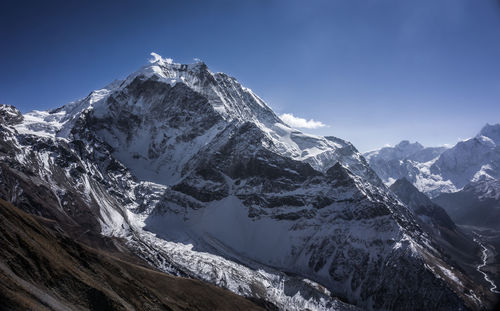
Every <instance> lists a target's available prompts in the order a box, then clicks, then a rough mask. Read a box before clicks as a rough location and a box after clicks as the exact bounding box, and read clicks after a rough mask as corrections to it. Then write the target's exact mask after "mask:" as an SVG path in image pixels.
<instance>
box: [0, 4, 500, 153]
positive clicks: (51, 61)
mask: <svg viewBox="0 0 500 311" xmlns="http://www.w3.org/2000/svg"><path fill="white" fill-rule="evenodd" d="M0 43H1V44H0V47H1V48H0V103H2V104H11V105H15V106H17V107H18V108H19V109H20V110H21V111H23V112H27V111H29V110H32V109H39V110H40V109H49V108H55V107H58V106H61V105H63V104H65V103H67V102H69V101H72V100H75V99H78V98H81V97H84V96H86V95H87V94H88V93H89V92H90V91H92V90H94V89H98V88H101V87H103V86H104V85H106V84H107V83H108V82H111V81H112V80H114V79H115V78H123V77H125V76H126V75H127V74H128V73H130V72H132V71H135V70H136V69H138V68H139V67H140V66H142V65H143V64H145V63H146V62H147V59H148V58H150V56H149V53H150V52H152V51H155V52H157V53H159V54H161V55H162V56H164V57H171V58H173V59H174V61H176V62H190V61H191V60H192V59H193V58H195V57H196V58H200V59H202V60H204V61H205V62H206V63H207V64H208V66H209V67H210V68H211V70H213V71H223V72H226V73H228V74H230V75H232V76H234V77H236V78H237V79H238V80H239V81H240V82H242V83H243V84H244V85H246V86H248V87H250V88H251V89H253V90H254V91H255V92H256V93H257V94H258V95H259V96H261V97H262V98H263V99H264V100H266V101H267V102H268V104H269V105H270V106H271V107H272V108H273V109H274V110H275V111H276V112H277V113H278V114H280V115H281V114H283V113H288V114H293V115H294V116H296V117H300V118H305V119H307V120H309V119H313V120H315V121H318V122H321V123H323V124H325V125H326V126H324V127H320V128H316V129H306V130H305V131H306V132H311V133H314V134H320V135H334V136H338V137H341V138H344V139H347V140H350V141H352V142H353V143H354V144H355V146H357V147H358V149H360V150H361V151H366V150H370V149H373V148H377V147H381V146H383V145H385V144H396V143H397V142H399V141H400V140H402V139H410V140H411V141H414V140H418V141H419V142H421V143H422V144H424V145H429V146H430V145H442V144H445V143H447V144H454V143H455V142H456V141H457V140H458V139H464V138H468V137H470V136H473V135H474V134H476V133H477V132H478V131H479V129H480V128H481V127H482V125H484V124H485V123H487V122H489V123H499V122H500V2H499V1H498V0H480V1H478V0H419V1H413V0H412V1H404V0H392V1H388V0H366V1H358V0H349V1H345V0H343V1H340V0H339V1H334V0H331V1H264V0H262V1H258V0H255V1H229V0H228V1H189V0H188V1H96V2H94V3H92V2H91V1H46V2H45V1H33V2H27V1H10V0H6V1H2V3H1V4H0Z"/></svg>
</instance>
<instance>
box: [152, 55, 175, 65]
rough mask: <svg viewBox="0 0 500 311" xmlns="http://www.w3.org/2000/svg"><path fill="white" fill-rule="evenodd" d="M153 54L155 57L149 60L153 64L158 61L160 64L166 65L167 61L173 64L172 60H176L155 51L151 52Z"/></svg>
mask: <svg viewBox="0 0 500 311" xmlns="http://www.w3.org/2000/svg"><path fill="white" fill-rule="evenodd" d="M151 56H153V58H152V59H150V60H149V62H150V63H151V64H154V63H156V62H157V63H158V64H160V65H165V63H166V64H172V62H173V61H174V60H173V59H171V58H163V57H161V55H160V54H157V53H155V52H151Z"/></svg>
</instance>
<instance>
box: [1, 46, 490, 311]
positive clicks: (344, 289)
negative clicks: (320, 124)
mask: <svg viewBox="0 0 500 311" xmlns="http://www.w3.org/2000/svg"><path fill="white" fill-rule="evenodd" d="M0 122H1V131H0V159H1V162H0V172H1V175H0V176H1V188H0V196H1V198H2V199H4V200H6V201H9V202H10V203H12V204H14V205H15V206H17V207H19V208H21V209H22V210H24V211H26V212H29V213H31V214H35V215H38V216H42V217H45V218H48V219H51V220H52V221H54V222H55V223H57V228H59V229H58V230H61V231H64V232H66V233H68V234H70V235H71V236H77V237H79V238H80V239H84V240H86V241H95V239H97V238H96V237H99V236H104V237H107V238H109V239H110V240H111V241H114V242H113V243H112V245H108V244H106V243H104V242H102V243H104V245H100V247H103V248H105V249H108V248H109V249H112V250H113V252H118V253H126V254H127V256H128V257H134V256H135V257H134V258H136V259H137V260H140V261H141V262H144V263H147V264H148V265H149V266H151V267H153V268H155V269H158V270H160V271H163V272H165V273H168V274H171V275H176V276H182V277H188V278H192V279H198V280H201V281H205V282H208V283H211V284H213V285H217V286H219V287H222V288H225V289H227V290H229V291H231V292H233V293H236V294H238V295H240V296H244V297H246V298H248V299H249V300H245V302H248V301H250V300H251V301H253V302H254V303H256V304H258V305H259V306H262V307H265V308H267V309H273V308H275V309H279V310H305V309H309V310H357V309H358V308H360V309H368V310H483V309H487V308H489V307H490V306H491V303H492V301H494V297H493V296H492V294H491V292H490V291H489V290H488V288H486V287H485V286H484V284H481V283H480V282H477V281H476V280H475V278H474V277H470V276H468V273H467V270H466V269H464V268H462V266H461V265H460V263H457V262H456V261H454V260H451V259H450V256H449V255H447V250H446V249H445V248H443V247H441V245H442V243H443V241H442V240H441V239H436V238H435V233H436V232H437V231H436V230H438V231H440V232H441V231H442V232H444V230H448V231H449V232H450V235H452V233H453V232H455V231H454V230H455V229H456V228H455V227H454V226H455V224H454V223H453V222H452V221H451V220H450V219H449V218H447V215H446V213H443V211H442V210H441V209H439V208H437V207H435V206H434V205H432V204H431V203H432V202H431V203H429V202H425V204H424V205H423V206H422V207H419V208H417V209H416V210H413V209H412V208H409V207H408V205H410V202H404V200H402V199H400V198H398V197H397V196H396V195H395V194H394V193H393V191H391V190H389V189H388V188H387V187H386V186H385V185H384V181H387V180H388V178H389V177H390V176H389V175H387V176H389V177H387V176H385V175H382V174H380V176H381V177H382V180H381V179H380V178H379V177H378V176H377V174H376V173H375V172H374V170H373V169H372V168H371V167H370V165H369V163H368V162H367V161H366V160H365V157H363V155H361V154H360V153H359V152H358V151H357V150H356V148H355V147H354V146H353V145H352V144H351V143H349V142H347V141H345V140H342V139H340V138H336V137H319V136H314V135H309V134H305V133H302V132H300V131H298V130H296V129H293V128H291V127H289V126H288V125H287V124H285V123H284V122H283V121H282V120H280V118H279V117H277V116H276V114H275V113H274V112H273V111H272V110H271V109H270V108H269V106H268V105H267V104H266V103H265V102H264V101H263V100H262V99H260V98H259V97H258V96H257V95H256V94H254V93H253V92H252V91H251V90H250V89H248V88H246V87H244V86H242V85H241V84H240V83H239V82H238V81H237V80H236V79H234V78H232V77H230V76H228V75H226V74H224V73H213V72H211V71H210V70H209V69H208V67H207V66H206V65H205V64H204V63H202V62H197V63H194V64H188V65H182V64H177V63H174V62H172V60H170V59H165V58H161V57H160V56H158V55H156V54H154V59H152V60H151V62H150V64H148V65H146V66H144V67H142V68H140V69H139V70H138V71H137V72H134V73H132V74H131V75H129V76H128V77H127V78H126V79H124V80H121V81H115V82H113V83H111V84H110V85H108V86H106V87H105V88H103V89H101V90H96V91H93V92H91V93H90V94H89V95H88V96H87V97H86V98H84V99H82V100H79V101H76V102H73V103H70V104H68V105H66V106H63V107H60V108H57V109H54V110H50V111H33V112H30V113H27V114H24V115H23V114H21V113H20V112H19V111H18V110H16V109H15V108H14V107H12V106H2V107H1V108H0ZM482 141H483V140H482ZM416 149H421V148H419V147H418V146H417V148H416ZM449 151H450V150H447V151H444V152H443V150H440V149H439V150H431V151H422V153H421V154H419V155H415V156H414V160H413V158H412V160H408V161H417V162H415V163H424V162H425V163H427V161H429V160H430V159H432V158H433V157H434V156H436V155H437V154H441V156H442V155H444V154H445V153H446V152H449ZM492 152H493V151H492ZM367 158H368V159H369V160H370V161H372V159H373V157H367ZM419 161H420V162H419ZM422 161H423V162H422ZM370 163H371V162H370ZM411 163H412V165H413V164H414V163H413V162H411ZM437 163H440V162H437ZM415 165H416V164H415ZM436 167H438V166H436ZM438 168H439V170H440V172H443V174H445V173H444V172H447V170H448V168H447V167H445V166H443V165H440V166H439V167H438ZM376 171H377V170H376ZM483 172H485V174H493V171H492V170H490V169H486V168H485V169H484V170H483ZM457 180H459V179H457ZM460 180H461V179H460ZM458 186H460V184H459V183H458V182H457V184H453V187H458ZM450 187H451V186H450ZM422 215H424V216H426V217H429V218H431V219H434V220H435V223H433V222H432V221H431V222H430V223H429V222H423V221H422V217H421V216H422ZM434 220H433V221H434ZM424 224H427V225H424ZM99 241H100V240H99ZM107 243H109V242H107ZM128 257H127V258H128ZM148 286H149V285H148ZM210 290H212V287H210ZM153 305H154V304H152V305H151V307H150V309H151V310H154V307H153Z"/></svg>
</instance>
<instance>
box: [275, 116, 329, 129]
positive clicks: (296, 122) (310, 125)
mask: <svg viewBox="0 0 500 311" xmlns="http://www.w3.org/2000/svg"><path fill="white" fill-rule="evenodd" d="M280 118H281V120H283V122H285V123H286V124H288V125H290V126H291V127H298V128H306V129H317V128H320V127H325V126H326V124H324V123H323V122H321V121H315V120H313V119H310V120H306V119H304V118H299V117H296V116H294V115H293V114H291V113H284V114H282V115H281V116H280Z"/></svg>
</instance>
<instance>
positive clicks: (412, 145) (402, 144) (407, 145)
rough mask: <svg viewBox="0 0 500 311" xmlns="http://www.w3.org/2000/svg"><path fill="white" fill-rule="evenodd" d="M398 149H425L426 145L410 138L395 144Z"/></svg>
mask: <svg viewBox="0 0 500 311" xmlns="http://www.w3.org/2000/svg"><path fill="white" fill-rule="evenodd" d="M395 147H396V148H398V149H423V148H424V146H422V145H421V144H420V143H419V142H418V141H416V142H414V143H411V142H410V141H409V140H402V141H400V142H399V144H397V145H396V146H395Z"/></svg>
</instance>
